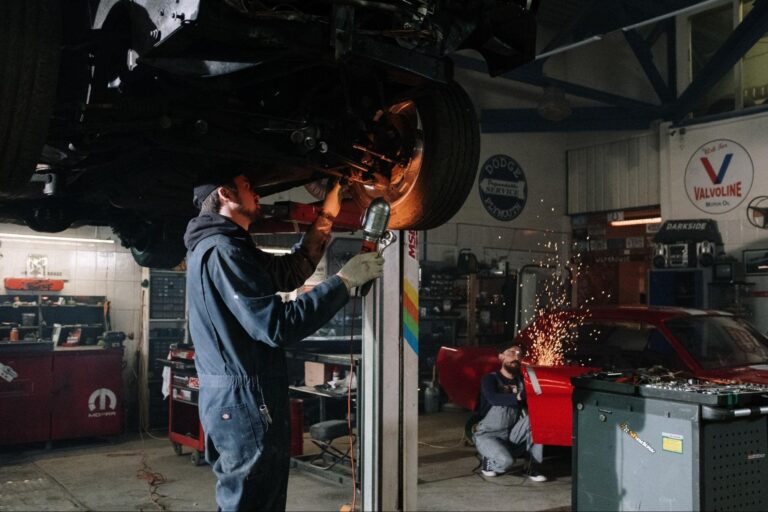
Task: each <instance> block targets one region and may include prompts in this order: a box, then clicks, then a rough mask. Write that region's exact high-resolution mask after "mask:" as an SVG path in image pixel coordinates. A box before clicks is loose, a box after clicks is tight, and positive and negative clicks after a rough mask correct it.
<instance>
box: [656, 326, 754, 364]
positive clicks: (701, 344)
mask: <svg viewBox="0 0 768 512" xmlns="http://www.w3.org/2000/svg"><path fill="white" fill-rule="evenodd" d="M665 324H666V326H667V328H668V329H669V330H670V331H672V334H674V336H675V338H677V340H678V341H679V342H680V343H681V344H682V345H683V346H684V347H685V349H686V350H687V351H688V353H689V354H690V355H691V356H692V357H693V358H694V359H695V360H696V361H697V362H698V363H699V364H700V365H701V367H702V368H704V369H705V370H711V369H714V368H725V367H729V366H748V365H753V364H761V363H768V338H766V337H765V336H763V335H762V334H760V333H759V332H758V331H756V330H755V328H754V327H752V326H750V325H749V324H748V323H746V322H744V321H741V320H737V319H735V318H733V317H727V316H689V317H685V318H675V319H672V320H667V321H666V322H665Z"/></svg>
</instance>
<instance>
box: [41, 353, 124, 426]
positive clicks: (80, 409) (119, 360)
mask: <svg viewBox="0 0 768 512" xmlns="http://www.w3.org/2000/svg"><path fill="white" fill-rule="evenodd" d="M122 364H123V351H122V350H115V349H108V350H103V349H102V350H77V349H67V350H63V351H58V350H57V351H56V352H54V356H53V400H52V403H51V439H52V440H56V439H69V438H73V437H97V436H116V435H119V434H120V430H121V426H122V424H123V376H122Z"/></svg>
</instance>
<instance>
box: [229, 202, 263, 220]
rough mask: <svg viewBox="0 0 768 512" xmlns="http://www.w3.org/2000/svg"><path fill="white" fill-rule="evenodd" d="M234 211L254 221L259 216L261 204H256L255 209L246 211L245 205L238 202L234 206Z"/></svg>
mask: <svg viewBox="0 0 768 512" xmlns="http://www.w3.org/2000/svg"><path fill="white" fill-rule="evenodd" d="M234 210H235V212H237V213H239V214H240V215H243V216H244V217H247V218H248V220H250V221H251V222H252V223H253V222H256V221H257V220H259V219H260V218H261V206H260V205H257V206H256V208H255V210H253V211H247V210H246V209H245V207H244V206H243V205H242V204H238V205H237V206H236V207H235V208H234Z"/></svg>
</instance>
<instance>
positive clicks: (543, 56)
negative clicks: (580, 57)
mask: <svg viewBox="0 0 768 512" xmlns="http://www.w3.org/2000/svg"><path fill="white" fill-rule="evenodd" d="M602 38H603V36H601V35H594V36H592V37H588V38H586V39H582V40H581V41H577V42H575V43H571V44H567V45H565V46H558V47H557V48H555V49H554V50H550V51H548V52H544V53H540V54H538V55H537V56H536V58H535V59H534V60H539V59H546V58H547V57H550V56H552V55H556V54H558V53H562V52H567V51H568V50H573V49H574V48H578V47H579V46H584V45H585V44H589V43H594V42H595V41H600V40H601V39H602Z"/></svg>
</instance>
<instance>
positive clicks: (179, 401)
mask: <svg viewBox="0 0 768 512" xmlns="http://www.w3.org/2000/svg"><path fill="white" fill-rule="evenodd" d="M170 356H171V359H158V362H160V363H161V364H163V365H164V366H168V367H170V369H171V379H170V380H171V397H170V398H171V399H170V401H169V402H168V438H169V439H170V440H171V443H173V450H174V451H175V452H176V454H177V455H182V454H183V448H182V447H183V446H188V447H190V448H192V454H191V455H190V460H191V461H192V464H194V465H195V466H199V465H201V464H204V463H205V457H204V454H205V434H204V433H203V426H202V425H201V424H200V416H199V414H198V410H197V398H198V392H199V390H200V384H199V382H198V379H197V371H196V370H195V362H194V360H195V349H194V347H193V346H192V345H185V344H182V343H177V344H174V345H171V351H170Z"/></svg>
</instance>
